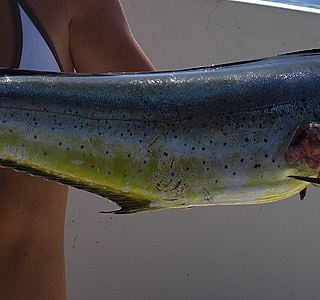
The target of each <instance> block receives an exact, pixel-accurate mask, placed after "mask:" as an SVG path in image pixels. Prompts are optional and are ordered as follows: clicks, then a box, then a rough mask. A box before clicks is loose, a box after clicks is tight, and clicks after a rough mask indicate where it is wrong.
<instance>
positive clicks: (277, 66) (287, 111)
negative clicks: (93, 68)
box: [0, 51, 320, 212]
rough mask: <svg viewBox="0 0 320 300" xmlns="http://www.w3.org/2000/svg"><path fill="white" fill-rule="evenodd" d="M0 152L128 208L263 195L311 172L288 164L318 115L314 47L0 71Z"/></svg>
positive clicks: (276, 194) (319, 77)
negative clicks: (169, 61) (153, 62)
mask: <svg viewBox="0 0 320 300" xmlns="http://www.w3.org/2000/svg"><path fill="white" fill-rule="evenodd" d="M1 73H2V74H3V75H2V76H1V77H0V157H1V164H2V165H3V166H11V167H14V168H16V169H18V170H25V171H28V172H30V173H32V174H35V175H40V176H43V177H46V178H49V179H54V180H57V181H59V182H62V183H67V184H70V185H73V186H76V187H80V188H84V189H86V190H89V191H92V192H95V193H98V194H100V195H103V196H105V197H108V198H110V199H112V200H114V201H116V202H117V203H119V204H120V206H121V207H122V210H121V212H135V211H143V210H153V209H161V208H169V207H189V206H197V205H213V204H244V203H261V202H268V201H274V200H278V199H282V198H285V197H288V196H290V195H292V194H295V193H297V192H299V191H300V190H302V189H303V188H305V187H306V185H307V183H304V182H302V181H298V180H295V179H292V178H288V176H290V175H298V176H317V173H318V171H319V170H318V168H315V167H313V168H310V166H308V165H306V164H305V163H304V162H303V161H302V160H301V159H300V160H298V161H297V162H295V163H291V164H289V163H288V161H287V159H286V154H287V151H288V146H289V144H290V141H291V140H292V138H293V136H294V134H295V132H296V130H297V128H299V127H301V126H306V125H307V124H309V123H311V122H315V123H317V122H318V121H319V116H320V106H319V104H320V56H319V52H318V51H314V52H311V51H309V52H301V53H295V54H287V55H282V56H277V57H273V58H268V59H263V60H257V61H250V62H243V63H235V64H227V65H221V66H213V67H203V68H197V69H191V70H181V71H171V72H151V73H124V74H96V75H94V74H59V73H57V74H55V73H41V72H38V73H36V72H31V71H30V72H24V71H18V70H5V69H4V70H2V71H1Z"/></svg>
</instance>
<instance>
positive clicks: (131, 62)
mask: <svg viewBox="0 0 320 300" xmlns="http://www.w3.org/2000/svg"><path fill="white" fill-rule="evenodd" d="M9 1H11V0H1V1H0V66H2V67H11V61H12V52H13V47H14V39H13V23H12V16H11V11H10V7H9ZM26 2H27V3H28V4H29V5H30V6H31V8H32V9H33V11H34V12H35V14H36V15H37V16H38V18H39V20H40V21H41V23H42V25H43V26H44V28H45V30H46V31H47V33H48V35H49V37H50V39H51V41H52V43H53V45H54V47H55V49H56V52H57V54H58V56H59V58H60V61H61V65H62V68H63V71H65V72H72V71H73V70H76V71H77V72H123V71H148V70H153V69H154V68H153V66H152V64H151V63H150V61H149V60H148V58H147V57H146V56H145V54H144V53H143V51H142V50H141V49H140V47H139V45H138V44H137V42H136V41H135V39H134V38H133V36H132V34H131V32H130V30H129V27H128V25H127V22H126V19H125V17H124V15H123V12H122V9H121V6H120V3H119V1H118V0H27V1H26ZM66 201H67V187H66V186H63V185H60V184H58V183H55V182H50V181H46V180H44V179H42V178H37V177H33V176H30V175H28V174H25V173H19V172H16V171H13V170H10V169H0V239H1V243H0V299H14V300H18V299H33V300H36V299H66V282H65V265H64V245H63V242H64V220H65V210H66Z"/></svg>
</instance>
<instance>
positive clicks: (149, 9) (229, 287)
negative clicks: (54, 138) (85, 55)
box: [65, 0, 320, 300]
mask: <svg viewBox="0 0 320 300" xmlns="http://www.w3.org/2000/svg"><path fill="white" fill-rule="evenodd" d="M122 4H123V8H124V10H125V13H126V15H127V18H128V22H129V24H130V25H131V29H132V31H133V33H134V35H135V37H136V39H137V40H138V42H139V43H140V45H141V46H142V48H143V49H144V51H145V52H146V54H147V55H148V56H149V58H150V59H151V61H152V62H153V64H154V65H155V67H156V68H157V69H158V70H165V69H179V68H189V67H196V66H202V65H211V64H218V63H225V62H232V61H237V60H244V59H252V58H258V57H265V56H271V55H275V54H279V53H283V52H289V51H295V50H300V49H308V48H318V47H319V46H320V14H318V13H317V12H315V11H313V13H308V12H299V11H296V10H288V9H281V8H275V7H268V6H263V5H253V4H245V3H238V2H229V1H224V0H161V1H159V0H136V1H134V0H122ZM112 209H115V205H114V204H113V203H111V202H110V201H108V200H107V199H103V198H101V197H98V196H94V195H92V194H89V193H86V192H82V191H78V190H75V189H70V194H69V201H68V209H67V220H66V236H65V242H66V244H65V252H66V266H67V287H68V299H70V300H76V299H77V300H87V299H95V300H100V299H101V300H102V299H120V300H121V299H317V298H318V297H319V294H320V285H319V280H320V190H318V189H317V188H314V187H310V188H308V193H307V197H306V198H305V200H304V201H300V200H299V196H298V195H296V196H294V197H291V198H288V199H285V200H282V201H279V202H274V203H269V204H263V205H247V206H217V207H214V206H212V207H203V208H192V209H187V210H178V209H172V210H163V211H156V212H148V213H139V214H133V215H113V214H100V213H99V212H100V211H102V210H103V211H105V210H112Z"/></svg>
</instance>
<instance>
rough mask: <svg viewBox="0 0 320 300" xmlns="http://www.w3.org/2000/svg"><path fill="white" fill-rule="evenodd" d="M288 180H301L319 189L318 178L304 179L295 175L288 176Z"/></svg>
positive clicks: (319, 179)
mask: <svg viewBox="0 0 320 300" xmlns="http://www.w3.org/2000/svg"><path fill="white" fill-rule="evenodd" d="M288 177H289V178H294V179H297V180H302V181H305V182H309V183H312V184H313V185H316V186H318V187H320V178H315V177H304V176H295V175H290V176H288Z"/></svg>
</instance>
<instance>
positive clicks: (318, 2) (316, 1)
mask: <svg viewBox="0 0 320 300" xmlns="http://www.w3.org/2000/svg"><path fill="white" fill-rule="evenodd" d="M265 1H267V2H276V3H283V4H290V5H295V6H303V7H310V8H318V9H320V0H273V1H269V0H265Z"/></svg>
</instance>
